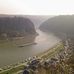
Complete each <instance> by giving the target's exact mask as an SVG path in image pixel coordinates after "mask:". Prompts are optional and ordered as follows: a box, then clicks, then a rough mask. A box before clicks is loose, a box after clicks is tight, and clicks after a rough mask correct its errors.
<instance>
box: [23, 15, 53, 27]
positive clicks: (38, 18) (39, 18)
mask: <svg viewBox="0 0 74 74" xmlns="http://www.w3.org/2000/svg"><path fill="white" fill-rule="evenodd" d="M24 17H27V18H29V19H30V20H31V21H32V22H33V23H34V25H35V28H39V26H40V25H41V24H42V23H43V22H45V21H46V20H47V19H49V18H52V17H53V15H26V16H24Z"/></svg>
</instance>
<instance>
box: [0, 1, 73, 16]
mask: <svg viewBox="0 0 74 74" xmlns="http://www.w3.org/2000/svg"><path fill="white" fill-rule="evenodd" d="M0 14H22V15H23V14H24V15H72V14H74V0H0Z"/></svg>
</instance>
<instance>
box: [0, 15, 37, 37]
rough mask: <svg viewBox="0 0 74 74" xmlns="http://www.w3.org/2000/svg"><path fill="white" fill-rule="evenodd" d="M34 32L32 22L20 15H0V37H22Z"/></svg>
mask: <svg viewBox="0 0 74 74" xmlns="http://www.w3.org/2000/svg"><path fill="white" fill-rule="evenodd" d="M34 34H36V31H35V27H34V24H33V22H32V21H31V20H30V19H28V18H24V17H22V16H12V15H1V16H0V38H1V37H2V38H3V37H23V36H26V35H34Z"/></svg>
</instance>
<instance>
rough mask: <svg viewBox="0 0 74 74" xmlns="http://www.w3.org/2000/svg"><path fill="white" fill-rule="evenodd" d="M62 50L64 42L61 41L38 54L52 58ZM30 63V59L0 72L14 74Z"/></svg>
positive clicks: (41, 56)
mask: <svg viewBox="0 0 74 74" xmlns="http://www.w3.org/2000/svg"><path fill="white" fill-rule="evenodd" d="M61 50H63V44H62V43H61V42H60V43H58V44H56V45H55V46H54V47H52V48H51V49H49V50H47V51H45V52H43V53H41V54H38V55H37V56H38V57H40V58H43V59H47V58H50V57H53V56H55V54H57V53H59V52H60V51H61ZM27 63H28V61H26V60H25V61H23V62H22V63H19V64H17V65H15V66H13V65H12V66H8V69H6V70H2V71H1V72H0V74H6V73H8V74H13V73H16V72H18V71H20V70H23V69H24V67H25V65H26V64H27Z"/></svg>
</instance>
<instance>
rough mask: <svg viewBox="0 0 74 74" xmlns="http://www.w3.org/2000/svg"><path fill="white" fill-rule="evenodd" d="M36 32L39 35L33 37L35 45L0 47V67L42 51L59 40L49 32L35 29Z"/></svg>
mask: <svg viewBox="0 0 74 74" xmlns="http://www.w3.org/2000/svg"><path fill="white" fill-rule="evenodd" d="M37 32H38V33H39V36H37V37H36V39H35V42H36V43H37V44H36V45H29V46H25V47H22V48H18V47H15V48H14V49H13V48H11V49H10V48H5V49H4V48H3V49H0V67H2V66H6V65H10V64H14V63H17V62H20V61H22V60H25V59H26V58H29V57H32V56H34V55H37V54H39V53H42V52H44V51H46V50H48V49H49V48H51V47H52V46H54V45H55V44H56V43H58V42H59V41H60V39H59V38H57V37H56V36H54V35H53V34H51V33H49V34H47V33H45V32H42V31H40V30H37Z"/></svg>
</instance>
